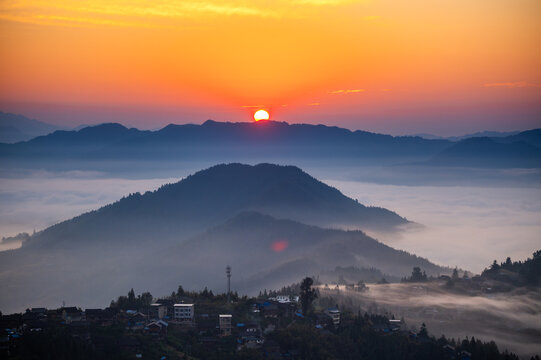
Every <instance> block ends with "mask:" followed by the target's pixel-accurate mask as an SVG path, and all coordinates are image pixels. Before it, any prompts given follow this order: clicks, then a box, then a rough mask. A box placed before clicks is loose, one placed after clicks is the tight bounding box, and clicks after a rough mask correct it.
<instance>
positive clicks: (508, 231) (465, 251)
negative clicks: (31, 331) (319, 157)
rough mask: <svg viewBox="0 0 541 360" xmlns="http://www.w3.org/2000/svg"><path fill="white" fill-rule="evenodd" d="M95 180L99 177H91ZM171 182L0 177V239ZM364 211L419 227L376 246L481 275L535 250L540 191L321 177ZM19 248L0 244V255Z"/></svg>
mask: <svg viewBox="0 0 541 360" xmlns="http://www.w3.org/2000/svg"><path fill="white" fill-rule="evenodd" d="M98 175H99V174H98ZM185 175H188V172H186V173H183V172H182V173H181V174H179V176H185ZM174 181H178V178H156V179H125V178H104V177H99V176H97V175H96V174H94V173H81V172H70V173H61V174H52V173H47V172H40V173H34V174H33V175H32V176H27V177H24V178H3V179H0V236H5V237H8V236H13V235H16V234H17V233H19V232H29V233H31V232H32V231H33V230H41V229H43V228H45V227H47V226H50V225H53V224H54V223H56V222H59V221H62V220H66V219H69V218H71V217H73V216H76V215H79V214H81V213H82V212H86V211H89V210H93V209H96V208H98V207H100V206H103V205H105V204H108V203H110V202H113V201H116V200H118V199H119V198H121V197H122V196H125V195H128V194H129V193H132V192H137V191H139V192H145V191H147V190H154V189H156V188H158V187H159V186H160V185H162V184H165V183H169V182H174ZM324 181H325V182H326V183H327V184H329V185H331V186H334V187H337V188H338V189H339V190H341V191H342V192H343V193H344V194H346V195H347V196H350V197H352V198H356V199H358V200H359V202H361V203H363V204H365V205H373V206H381V207H385V208H388V209H390V210H393V211H396V212H397V213H398V214H400V215H402V216H405V217H406V218H408V219H409V220H412V221H415V222H417V223H420V224H423V225H424V228H420V229H410V230H407V231H405V232H404V233H402V234H400V235H392V236H389V235H381V234H372V235H374V236H375V237H376V238H378V239H380V240H381V241H383V242H385V243H387V244H389V245H391V246H393V247H396V248H399V249H404V250H407V251H410V252H413V253H416V254H418V255H421V256H424V257H427V258H428V259H430V260H432V261H434V262H437V263H439V264H442V265H448V266H459V267H461V268H464V269H468V270H472V271H475V272H480V271H481V270H482V269H483V268H484V267H485V266H487V265H488V264H490V263H491V262H492V261H493V260H494V259H498V260H504V259H505V257H507V256H511V257H512V258H513V259H516V260H518V259H523V258H526V257H528V256H531V253H532V252H533V251H534V250H536V249H539V248H541V241H540V240H541V239H540V234H541V188H536V187H529V188H513V187H505V188H500V187H486V188H483V187H465V186H461V187H452V186H434V187H433V186H398V185H380V184H373V183H362V182H355V181H342V180H332V179H329V178H327V179H324ZM15 246H18V244H14V243H11V244H0V250H5V249H7V248H12V247H15Z"/></svg>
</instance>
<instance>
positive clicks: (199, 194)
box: [26, 164, 408, 247]
mask: <svg viewBox="0 0 541 360" xmlns="http://www.w3.org/2000/svg"><path fill="white" fill-rule="evenodd" d="M247 210H255V211H259V212H262V213H265V214H269V215H274V216H277V217H280V218H288V219H293V220H298V221H302V222H306V223H309V224H318V225H321V226H347V227H350V228H351V227H353V228H366V229H376V230H388V231H390V230H395V229H396V228H397V227H398V226H400V225H404V224H407V223H408V221H407V220H406V219H404V218H402V217H400V216H399V215H397V214H396V213H394V212H392V211H389V210H386V209H383V208H378V207H366V206H364V205H362V204H359V203H358V202H357V201H355V200H353V199H350V198H348V197H346V196H344V195H343V194H342V193H341V192H340V191H338V190H337V189H335V188H333V187H330V186H328V185H326V184H324V183H322V182H320V181H318V180H316V179H315V178H313V177H311V176H310V175H308V174H307V173H305V172H303V171H302V170H301V169H299V168H297V167H294V166H278V165H271V164H259V165H255V166H250V165H242V164H229V165H217V166H214V167H211V168H209V169H206V170H202V171H199V172H197V173H195V174H194V175H191V176H188V177H187V178H185V179H183V180H181V181H179V182H178V183H174V184H169V185H165V186H162V187H161V188H160V189H158V190H156V191H154V192H146V193H145V194H139V193H136V194H132V195H130V196H128V197H126V198H123V199H121V200H120V201H118V202H116V203H113V204H111V205H107V206H104V207H102V208H101V209H98V210H96V211H92V212H89V213H86V214H83V215H80V216H78V217H75V218H73V219H71V220H67V221H64V222H62V223H59V224H57V225H54V226H51V227H50V228H47V229H45V230H43V231H41V232H39V233H37V234H36V235H34V236H32V237H31V239H30V241H29V242H28V243H27V244H26V245H27V246H38V247H43V246H47V247H58V246H62V247H67V246H80V245H81V244H85V243H86V244H88V243H102V244H104V243H109V244H110V243H117V244H119V243H122V244H126V245H129V246H136V245H137V244H139V243H143V242H150V241H156V239H162V240H161V241H162V242H164V241H171V240H179V239H182V238H185V237H187V236H189V235H190V234H194V233H196V232H198V231H202V230H204V229H206V228H208V227H209V226H213V225H217V224H218V223H221V222H223V221H225V220H227V219H228V218H230V217H232V216H234V215H235V214H237V213H239V212H242V211H247Z"/></svg>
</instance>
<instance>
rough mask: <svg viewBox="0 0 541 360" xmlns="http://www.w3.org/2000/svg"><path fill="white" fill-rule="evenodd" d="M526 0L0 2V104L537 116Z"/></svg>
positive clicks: (416, 122) (494, 121) (537, 10)
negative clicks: (261, 108)
mask: <svg viewBox="0 0 541 360" xmlns="http://www.w3.org/2000/svg"><path fill="white" fill-rule="evenodd" d="M539 19H541V1H539V0H475V1H473V0H453V1H451V0H438V1H434V0H409V1H403V0H394V1H390V0H359V1H353V0H283V1H282V0H278V1H269V0H250V1H212V0H203V1H167V0H157V1H148V0H137V1H113V0H98V1H85V0H61V1H54V2H52V1H51V2H49V1H39V0H26V1H13V0H0V53H1V56H0V110H3V111H10V112H17V113H22V114H24V115H28V116H33V117H36V118H38V119H42V120H45V121H49V122H53V123H63V124H72V125H78V124H79V123H97V122H103V121H122V122H124V123H126V124H129V125H135V126H139V127H145V128H155V127H159V126H162V125H164V124H166V123H169V122H176V123H181V122H196V123H197V122H202V121H204V120H206V119H207V118H214V119H216V120H222V121H250V120H251V115H252V113H253V110H254V109H255V107H263V108H266V109H269V110H270V112H271V118H273V119H275V120H285V121H289V122H301V121H302V122H314V123H326V124H331V125H341V126H347V127H349V128H360V129H366V130H373V131H381V132H388V133H397V134H399V133H413V132H433V133H440V134H444V135H445V134H455V133H462V132H466V131H476V130H481V129H496V130H498V129H499V130H512V129H523V128H532V127H538V126H541V50H540V49H541V48H540V46H539V44H541V21H539Z"/></svg>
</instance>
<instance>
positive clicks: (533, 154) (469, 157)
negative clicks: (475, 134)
mask: <svg viewBox="0 0 541 360" xmlns="http://www.w3.org/2000/svg"><path fill="white" fill-rule="evenodd" d="M510 138H512V139H516V141H511V139H510ZM540 139H541V130H532V131H527V132H524V133H520V134H517V135H513V136H511V137H505V138H502V139H498V138H488V137H479V138H469V139H466V140H462V141H460V142H458V143H456V144H455V145H453V146H451V147H449V148H447V149H445V150H443V151H442V152H441V153H439V154H438V155H436V156H434V157H433V158H432V159H431V160H429V161H428V162H427V163H428V164H430V165H436V166H466V167H497V168H513V167H515V168H516V167H520V168H539V167H541V147H538V146H536V145H537V143H539V140H540Z"/></svg>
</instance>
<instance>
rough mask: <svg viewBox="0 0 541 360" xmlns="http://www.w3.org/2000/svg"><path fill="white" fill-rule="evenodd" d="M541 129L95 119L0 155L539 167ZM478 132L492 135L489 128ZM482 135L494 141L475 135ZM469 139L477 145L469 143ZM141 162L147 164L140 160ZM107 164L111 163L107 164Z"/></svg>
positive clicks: (95, 160)
mask: <svg viewBox="0 0 541 360" xmlns="http://www.w3.org/2000/svg"><path fill="white" fill-rule="evenodd" d="M540 132H541V130H539V129H537V130H530V131H524V132H520V133H513V135H507V136H504V134H500V133H498V134H497V135H498V136H496V137H490V138H487V137H469V138H467V139H464V140H460V141H458V142H455V141H451V140H448V139H432V140H429V139H425V138H422V137H419V136H396V137H393V136H390V135H382V134H375V133H370V132H366V131H360V130H357V131H350V130H347V129H342V128H338V127H331V126H324V125H308V124H287V123H283V122H274V121H260V122H257V123H222V122H216V121H212V120H208V121H206V122H205V123H203V124H202V125H192V124H187V125H168V126H166V127H164V128H163V129H160V130H156V131H141V130H138V129H135V128H131V129H128V128H126V127H124V126H122V125H120V124H101V125H97V126H90V127H85V128H82V129H80V130H77V131H76V130H72V131H56V132H54V133H52V134H49V135H46V136H39V137H37V138H34V139H32V140H29V141H26V142H19V143H16V144H0V162H2V164H4V166H7V167H28V168H47V169H62V170H74V169H76V170H85V169H90V168H91V167H92V168H91V169H92V170H103V169H104V168H106V167H107V166H106V165H105V164H106V163H107V164H110V163H111V162H116V163H117V164H120V165H122V163H119V162H120V161H122V162H123V163H125V162H127V161H129V162H131V163H133V164H137V165H138V166H143V167H144V166H150V165H148V164H154V165H155V164H157V163H168V162H184V163H187V162H196V161H202V162H207V163H216V162H226V161H239V162H262V161H267V162H282V163H284V162H287V163H306V162H312V163H314V162H315V163H318V164H344V165H347V166H352V165H371V164H372V165H373V164H376V165H396V164H416V165H420V164H421V165H427V166H432V165H438V166H449V167H456V166H459V167H460V166H463V167H478V166H480V167H501V168H513V167H515V168H524V167H526V168H531V167H540V166H541V158H540V157H539V155H538V154H539V153H538V148H541V140H540V138H541V136H540V135H539V133H540ZM480 134H491V135H494V134H493V133H492V132H485V133H480ZM474 135H475V134H474ZM483 138H487V139H490V140H491V141H492V142H488V141H482V140H478V139H483ZM476 139H477V140H476ZM521 142H522V143H525V144H527V145H530V146H526V145H524V144H523V145H513V146H500V147H498V151H496V152H494V146H495V145H494V143H498V144H504V143H505V144H511V143H521ZM473 143H475V144H476V146H471V144H473ZM519 148H520V149H519ZM457 149H458V150H457ZM449 154H452V156H449ZM496 154H497V155H496ZM500 159H504V160H502V161H501V160H500ZM145 163H146V164H147V165H142V164H145ZM100 164H101V165H100ZM100 166H101V167H100ZM111 168H112V169H114V168H115V166H109V169H111Z"/></svg>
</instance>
